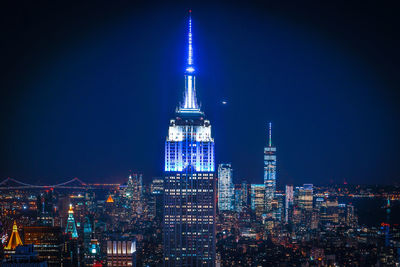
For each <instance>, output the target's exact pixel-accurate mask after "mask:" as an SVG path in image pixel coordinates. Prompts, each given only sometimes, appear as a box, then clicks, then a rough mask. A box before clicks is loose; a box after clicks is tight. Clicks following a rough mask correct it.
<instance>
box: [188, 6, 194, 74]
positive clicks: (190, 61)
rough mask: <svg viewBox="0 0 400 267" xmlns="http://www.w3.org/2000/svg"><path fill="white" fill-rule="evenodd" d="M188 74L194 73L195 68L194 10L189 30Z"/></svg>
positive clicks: (190, 13)
mask: <svg viewBox="0 0 400 267" xmlns="http://www.w3.org/2000/svg"><path fill="white" fill-rule="evenodd" d="M186 72H187V73H193V72H194V66H193V40H192V10H189V29H188V58H187V66H186Z"/></svg>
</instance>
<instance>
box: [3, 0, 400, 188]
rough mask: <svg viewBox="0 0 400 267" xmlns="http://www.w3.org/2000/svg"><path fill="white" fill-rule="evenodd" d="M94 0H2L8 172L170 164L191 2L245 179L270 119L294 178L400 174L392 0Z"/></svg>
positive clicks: (206, 102)
mask: <svg viewBox="0 0 400 267" xmlns="http://www.w3.org/2000/svg"><path fill="white" fill-rule="evenodd" d="M10 2H11V1H10ZM56 2H57V3H56ZM83 2H85V3H72V2H67V1H65V2H61V1H60V2H59V1H48V2H46V1H39V2H37V1H14V3H15V5H10V4H9V5H8V6H3V7H2V8H1V11H0V12H1V16H0V20H1V35H2V36H1V59H0V62H1V80H0V89H1V95H0V99H1V105H0V109H1V114H0V123H1V133H0V137H1V141H0V142H1V143H0V153H1V154H0V155H1V156H0V157H1V158H0V179H4V178H6V177H14V178H16V179H19V180H22V181H26V182H32V183H53V182H58V181H65V180H66V179H68V178H71V177H79V178H81V179H82V180H84V181H88V182H92V181H109V182H121V181H123V179H124V177H125V176H126V175H127V173H128V171H129V170H134V171H141V172H143V173H144V174H145V179H146V180H147V181H149V180H150V178H151V177H153V176H158V175H161V173H162V168H163V159H164V141H165V136H166V134H167V127H168V122H169V119H170V118H172V117H173V115H174V110H175V107H176V105H177V103H178V102H179V101H181V96H182V92H183V87H184V77H183V71H184V67H185V56H186V54H185V52H186V48H185V42H186V36H185V34H186V19H187V11H188V9H189V8H191V9H192V10H193V31H194V53H195V64H196V66H197V91H198V97H199V100H200V101H201V102H202V105H203V109H204V111H205V112H206V115H207V116H208V118H209V119H210V120H211V123H212V125H213V134H214V137H215V142H216V157H217V161H218V162H232V164H233V166H234V169H235V180H236V181H238V182H239V181H240V180H242V179H246V180H247V181H250V182H254V183H261V182H262V179H263V178H262V177H263V146H264V145H265V144H266V141H267V140H266V137H267V123H268V122H269V121H272V123H273V143H274V144H275V145H276V146H277V149H278V153H277V155H278V178H277V179H278V184H279V185H284V184H286V183H294V184H303V183H308V182H311V183H316V184H326V183H330V182H335V183H341V182H343V180H344V179H346V180H347V181H348V182H349V183H394V182H398V181H399V171H400V164H399V149H400V140H399V138H400V126H399V121H400V120H399V119H400V112H399V108H398V104H399V103H398V100H399V94H400V93H399V84H400V75H399V73H400V69H399V62H400V52H399V50H400V49H399V47H400V36H399V34H400V31H399V26H400V24H399V19H398V14H399V12H400V10H399V9H398V8H397V7H396V6H394V5H391V4H390V2H386V4H383V3H379V4H378V3H372V1H371V2H368V1H363V2H362V4H355V3H351V1H343V2H341V1H331V2H330V3H324V2H326V1H320V2H317V1H315V2H307V1H294V2H286V1H284V2H285V3H280V4H279V3H277V2H281V1H273V2H266V1H262V2H261V1H260V2H246V4H244V3H241V4H235V3H233V2H232V1H230V2H226V3H222V2H221V3H217V2H215V1H212V2H208V3H206V2H204V1H201V2H200V1H199V2H187V1H186V2H179V3H169V4H162V3H156V2H147V1H146V3H144V2H143V3H135V2H132V1H92V2H91V1H83ZM349 2H350V3H349ZM357 2H358V1H357ZM200 3H201V4H200ZM222 100H226V101H227V102H228V104H227V105H222V104H221V101H222Z"/></svg>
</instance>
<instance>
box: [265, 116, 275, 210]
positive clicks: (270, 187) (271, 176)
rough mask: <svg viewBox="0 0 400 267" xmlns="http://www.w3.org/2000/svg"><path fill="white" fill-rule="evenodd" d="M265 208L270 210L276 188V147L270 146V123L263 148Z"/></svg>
mask: <svg viewBox="0 0 400 267" xmlns="http://www.w3.org/2000/svg"><path fill="white" fill-rule="evenodd" d="M264 185H265V210H266V212H270V211H271V210H272V201H273V199H274V196H275V190H276V147H274V146H272V123H269V125H268V145H267V146H266V147H265V148H264Z"/></svg>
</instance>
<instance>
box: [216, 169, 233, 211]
mask: <svg viewBox="0 0 400 267" xmlns="http://www.w3.org/2000/svg"><path fill="white" fill-rule="evenodd" d="M232 174H233V171H232V165H231V164H230V163H228V164H219V165H218V210H220V211H224V210H234V186H233V182H232Z"/></svg>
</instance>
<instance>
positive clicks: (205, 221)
mask: <svg viewBox="0 0 400 267" xmlns="http://www.w3.org/2000/svg"><path fill="white" fill-rule="evenodd" d="M188 28H189V29H188V59H187V66H186V71H185V93H184V100H183V103H182V104H181V105H179V106H178V108H177V110H176V116H175V118H173V119H172V120H171V121H170V125H169V130H168V136H167V140H166V142H165V169H164V170H165V178H164V220H163V223H164V264H165V266H215V211H216V207H215V205H216V178H215V175H214V171H215V164H214V139H213V138H212V136H211V124H210V122H209V121H208V120H206V119H205V115H204V113H203V112H202V111H201V109H200V106H199V105H198V103H197V99H196V88H195V68H194V64H193V47H192V20H191V17H189V27H188Z"/></svg>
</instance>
